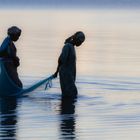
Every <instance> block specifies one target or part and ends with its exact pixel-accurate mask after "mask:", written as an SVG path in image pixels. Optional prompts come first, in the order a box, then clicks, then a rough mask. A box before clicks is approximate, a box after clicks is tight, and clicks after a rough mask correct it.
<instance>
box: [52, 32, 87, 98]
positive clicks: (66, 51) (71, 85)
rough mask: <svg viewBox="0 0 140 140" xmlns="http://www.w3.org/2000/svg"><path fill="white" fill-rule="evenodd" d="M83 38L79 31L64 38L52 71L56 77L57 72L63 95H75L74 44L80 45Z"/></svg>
mask: <svg viewBox="0 0 140 140" xmlns="http://www.w3.org/2000/svg"><path fill="white" fill-rule="evenodd" d="M84 40H85V35H84V33H83V32H80V31H79V32H76V33H75V34H74V35H72V36H71V37H69V38H68V39H66V40H65V45H64V47H63V49H62V53H61V55H60V57H59V59H58V67H57V70H56V72H55V73H54V77H57V74H58V72H59V76H60V85H61V90H62V96H63V97H75V96H76V95H77V88H76V86H75V80H76V52H75V47H74V46H76V47H78V46H80V45H81V44H82V43H83V42H84Z"/></svg>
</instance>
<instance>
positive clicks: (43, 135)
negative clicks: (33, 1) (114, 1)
mask: <svg viewBox="0 0 140 140" xmlns="http://www.w3.org/2000/svg"><path fill="white" fill-rule="evenodd" d="M0 19H1V24H0V40H1V42H2V40H3V38H4V37H5V34H6V30H7V28H8V27H9V26H11V25H17V26H19V27H20V28H22V31H23V32H22V36H21V37H20V40H19V41H18V42H16V45H17V50H18V56H19V57H20V58H21V66H20V68H19V74H21V75H22V77H21V78H22V80H23V83H24V85H25V86H27V85H31V84H32V83H33V82H34V81H35V80H39V79H41V78H40V76H41V77H46V75H47V76H48V75H50V74H52V73H53V72H54V71H55V70H56V65H57V59H58V56H59V54H60V51H61V49H62V46H63V44H64V40H65V39H66V38H67V37H68V36H69V35H71V34H72V33H73V32H75V31H77V30H82V31H83V32H85V34H86V41H85V42H84V44H82V46H81V47H79V48H76V53H77V83H76V84H77V88H78V93H79V95H78V98H77V101H73V100H67V99H66V100H64V99H61V96H60V95H61V90H60V84H59V80H57V79H56V80H54V81H53V88H51V89H49V90H47V91H44V87H43V88H39V89H38V90H36V91H34V92H33V93H31V94H30V95H29V96H27V97H24V98H21V101H22V104H19V102H17V101H16V100H0V105H1V106H0V109H1V110H0V122H1V124H0V139H2V140H4V139H6V140H7V139H13V140H16V139H17V140H58V139H63V140H64V139H76V140H139V139H140V133H139V130H140V111H139V108H140V39H139V38H140V10H136V11H135V10H113V9H112V10H107V9H106V10H105V9H103V10H89V11H88V10H87V11H82V10H80V11H78V10H66V11H64V10H59V11H57V10H27V11H22V10H19V11H17V10H13V11H10V10H1V11H0ZM17 104H18V105H17Z"/></svg>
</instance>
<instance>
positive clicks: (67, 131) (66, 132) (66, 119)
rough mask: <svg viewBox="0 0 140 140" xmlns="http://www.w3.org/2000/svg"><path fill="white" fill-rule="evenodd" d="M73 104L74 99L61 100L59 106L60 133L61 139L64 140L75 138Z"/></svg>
mask: <svg viewBox="0 0 140 140" xmlns="http://www.w3.org/2000/svg"><path fill="white" fill-rule="evenodd" d="M75 102H76V98H70V99H68V98H62V99H61V105H60V114H61V116H60V117H61V124H60V131H61V132H60V133H61V138H62V139H64V140H66V139H69V140H74V139H75V138H76V136H75V135H76V134H75V133H76V132H75V125H76V122H75V121H76V120H75V115H74V113H75Z"/></svg>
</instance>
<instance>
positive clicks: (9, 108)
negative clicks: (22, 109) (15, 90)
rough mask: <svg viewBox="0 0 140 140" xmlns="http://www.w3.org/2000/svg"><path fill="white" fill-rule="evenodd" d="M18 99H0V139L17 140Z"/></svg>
mask: <svg viewBox="0 0 140 140" xmlns="http://www.w3.org/2000/svg"><path fill="white" fill-rule="evenodd" d="M16 107H17V99H15V98H14V99H13V98H10V99H0V116H1V119H0V120H1V121H0V125H1V127H0V129H1V130H0V133H1V135H0V138H1V140H2V139H4V140H5V139H10V140H16V123H17V113H16Z"/></svg>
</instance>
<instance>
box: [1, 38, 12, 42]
mask: <svg viewBox="0 0 140 140" xmlns="http://www.w3.org/2000/svg"><path fill="white" fill-rule="evenodd" d="M9 42H11V39H10V37H6V38H5V39H4V40H3V43H9Z"/></svg>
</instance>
